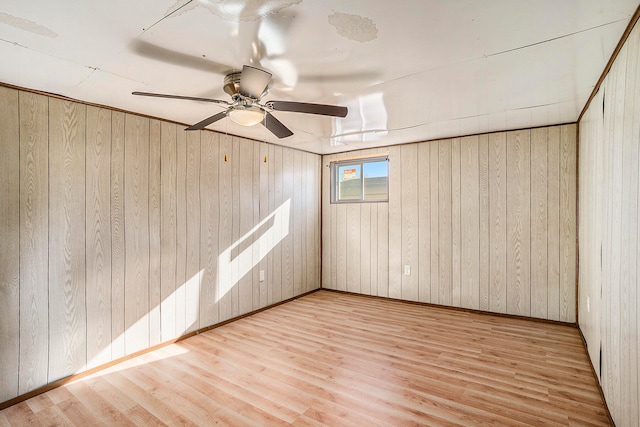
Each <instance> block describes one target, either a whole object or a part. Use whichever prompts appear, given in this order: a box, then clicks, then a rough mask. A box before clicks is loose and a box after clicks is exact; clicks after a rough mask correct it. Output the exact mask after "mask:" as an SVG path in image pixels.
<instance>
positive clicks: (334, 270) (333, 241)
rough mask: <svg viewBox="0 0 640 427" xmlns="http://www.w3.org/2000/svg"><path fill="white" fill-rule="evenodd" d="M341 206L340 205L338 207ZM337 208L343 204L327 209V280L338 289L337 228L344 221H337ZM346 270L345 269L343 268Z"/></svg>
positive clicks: (331, 157)
mask: <svg viewBox="0 0 640 427" xmlns="http://www.w3.org/2000/svg"><path fill="white" fill-rule="evenodd" d="M335 157H336V156H335V154H334V155H331V156H329V159H335ZM330 172H331V169H329V171H328V173H330ZM340 206H342V207H340ZM339 209H345V208H344V206H343V205H338V204H331V205H330V207H329V209H328V211H329V215H330V216H331V218H332V220H331V236H330V243H329V246H330V248H331V254H330V258H331V260H330V261H329V262H330V263H331V272H330V274H331V277H330V279H329V282H330V283H331V285H330V288H331V289H339V288H338V269H339V265H338V260H340V258H339V256H338V254H339V247H338V229H339V228H341V227H342V226H344V224H345V223H340V222H338V213H339V211H338V210H339ZM386 249H387V248H385V250H386ZM342 260H344V258H342ZM345 272H346V270H345Z"/></svg>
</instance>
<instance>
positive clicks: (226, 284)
mask: <svg viewBox="0 0 640 427" xmlns="http://www.w3.org/2000/svg"><path fill="white" fill-rule="evenodd" d="M290 211H291V199H288V200H287V201H285V202H284V203H283V204H282V205H280V207H279V208H277V209H276V210H274V211H273V212H272V213H271V215H269V216H268V217H266V218H265V219H263V220H262V221H261V222H260V223H259V224H258V225H256V226H255V227H253V228H252V229H251V230H250V231H249V232H248V233H246V234H245V235H244V236H242V237H241V238H240V239H238V240H237V241H236V242H235V243H233V244H232V245H231V246H229V247H228V248H227V249H225V250H224V251H222V253H221V254H220V256H219V257H218V281H217V283H218V288H217V290H216V302H218V301H220V299H221V298H222V297H224V296H225V295H226V294H227V293H228V292H229V291H230V290H231V289H232V288H233V287H234V286H235V284H236V283H238V282H239V281H240V279H241V278H242V277H244V275H245V274H247V273H248V272H249V271H251V269H252V268H253V267H255V266H256V265H257V264H258V263H259V262H260V261H261V260H262V259H263V258H264V257H265V256H266V255H267V254H268V253H269V252H271V250H272V249H273V248H274V247H275V246H276V245H277V244H278V243H280V242H281V241H282V240H283V239H284V238H285V237H286V236H287V235H288V234H289V216H290ZM272 220H273V224H272V225H271V226H270V227H269V228H268V229H267V230H266V231H265V232H264V233H263V234H262V235H261V236H260V237H259V238H258V239H257V240H256V241H254V242H253V244H251V245H250V246H249V247H247V248H246V249H244V250H242V252H240V254H238V255H237V256H236V257H232V252H233V250H234V249H236V248H237V247H239V246H240V245H241V244H242V243H245V241H246V240H247V239H248V238H250V237H251V236H252V235H253V234H254V233H255V232H256V231H258V230H259V229H260V227H262V226H263V225H265V224H267V223H269V222H270V221H272Z"/></svg>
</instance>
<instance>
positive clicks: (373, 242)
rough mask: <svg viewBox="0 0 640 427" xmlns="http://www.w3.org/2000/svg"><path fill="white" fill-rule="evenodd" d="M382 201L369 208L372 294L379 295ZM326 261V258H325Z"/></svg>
mask: <svg viewBox="0 0 640 427" xmlns="http://www.w3.org/2000/svg"><path fill="white" fill-rule="evenodd" d="M379 205H380V203H374V204H373V205H371V208H370V210H369V215H370V217H369V233H370V234H369V248H370V249H371V252H370V256H371V258H370V259H371V265H370V268H369V270H370V275H371V276H370V281H371V287H370V291H371V295H378V268H379V266H378V233H379V230H378V209H379ZM323 262H324V259H323Z"/></svg>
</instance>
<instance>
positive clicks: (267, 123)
mask: <svg viewBox="0 0 640 427" xmlns="http://www.w3.org/2000/svg"><path fill="white" fill-rule="evenodd" d="M262 124H263V125H264V127H266V128H267V129H269V131H270V132H271V133H272V134H274V135H275V136H277V137H278V138H281V139H282V138H286V137H288V136H291V135H293V132H291V130H289V128H288V127H286V126H285V125H283V124H282V122H281V121H280V120H278V119H276V118H275V117H274V116H273V115H272V114H271V113H269V112H268V111H265V117H264V121H263V122H262Z"/></svg>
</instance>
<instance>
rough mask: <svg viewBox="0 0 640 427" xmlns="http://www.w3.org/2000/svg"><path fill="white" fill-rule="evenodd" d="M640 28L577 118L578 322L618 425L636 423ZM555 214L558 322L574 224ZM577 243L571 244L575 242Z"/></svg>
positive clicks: (564, 159)
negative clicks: (557, 232) (578, 207)
mask: <svg viewBox="0 0 640 427" xmlns="http://www.w3.org/2000/svg"><path fill="white" fill-rule="evenodd" d="M639 46H640V28H639V27H638V26H637V25H636V26H635V28H634V29H633V30H632V32H631V34H630V35H629V38H628V39H627V41H626V42H625V44H624V45H623V47H622V49H621V50H620V52H619V54H618V56H617V58H616V60H615V61H614V63H613V65H612V67H611V69H610V71H609V73H608V75H607V76H606V77H605V79H604V81H603V84H602V86H601V87H600V89H599V91H598V93H597V94H596V96H595V97H594V99H593V101H592V102H591V104H590V105H589V108H588V109H587V110H586V112H585V114H584V116H583V118H582V120H581V121H580V133H579V144H580V145H579V153H580V161H579V167H580V185H579V191H580V197H579V200H580V241H579V244H580V276H579V281H580V282H579V293H580V295H579V300H580V311H579V325H580V328H581V330H583V331H584V336H585V340H586V342H587V348H588V349H589V355H590V358H591V362H592V363H593V365H594V366H595V367H596V373H598V374H600V383H601V386H602V390H603V392H604V396H605V399H606V401H607V403H608V407H609V409H610V411H611V415H612V417H613V420H614V422H615V423H616V425H636V424H637V422H638V411H639V409H638V404H637V402H638V399H639V390H638V381H639V377H638V372H639V365H640V354H639V353H638V339H639V330H640V325H639V323H638V321H639V317H638V311H639V310H640V299H639V298H638V283H637V282H638V279H637V272H638V268H640V264H639V262H640V257H638V238H639V237H640V236H639V231H640V226H639V225H638V209H639V206H638V200H639V192H640V182H639V179H640V178H639V175H638V169H639V162H640V159H639V157H640V155H639V151H640V139H639V138H638V136H639V135H640V102H639V101H638V98H639V97H640V54H639V52H638V50H639ZM573 132H575V127H574V126H566V127H563V128H562V129H561V130H560V136H559V147H560V148H559V150H560V155H559V157H560V164H559V171H560V173H559V175H560V179H559V204H560V207H561V209H571V203H573V201H572V200H570V193H571V191H573V190H572V186H573V185H574V184H575V181H573V182H571V180H572V174H573V170H574V168H575V165H574V164H573V159H571V157H572V154H571V152H572V150H573V147H572V142H573V141H572V134H573ZM567 214H568V212H563V211H562V210H561V211H560V217H559V234H560V242H559V250H558V255H559V280H560V282H561V283H560V290H559V295H558V305H559V309H558V311H559V317H560V318H564V317H569V318H570V317H571V316H572V315H573V313H572V311H573V307H572V305H571V302H570V301H569V298H571V288H570V287H569V286H570V285H569V282H570V281H571V280H572V278H573V277H572V273H573V272H572V271H571V269H570V266H569V261H570V258H571V256H572V250H573V249H572V248H571V246H570V240H572V239H574V238H575V237H573V236H572V234H573V233H574V231H573V230H574V227H575V225H574V224H573V221H574V219H573V218H571V217H570V216H569V215H567ZM574 243H575V241H574Z"/></svg>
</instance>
